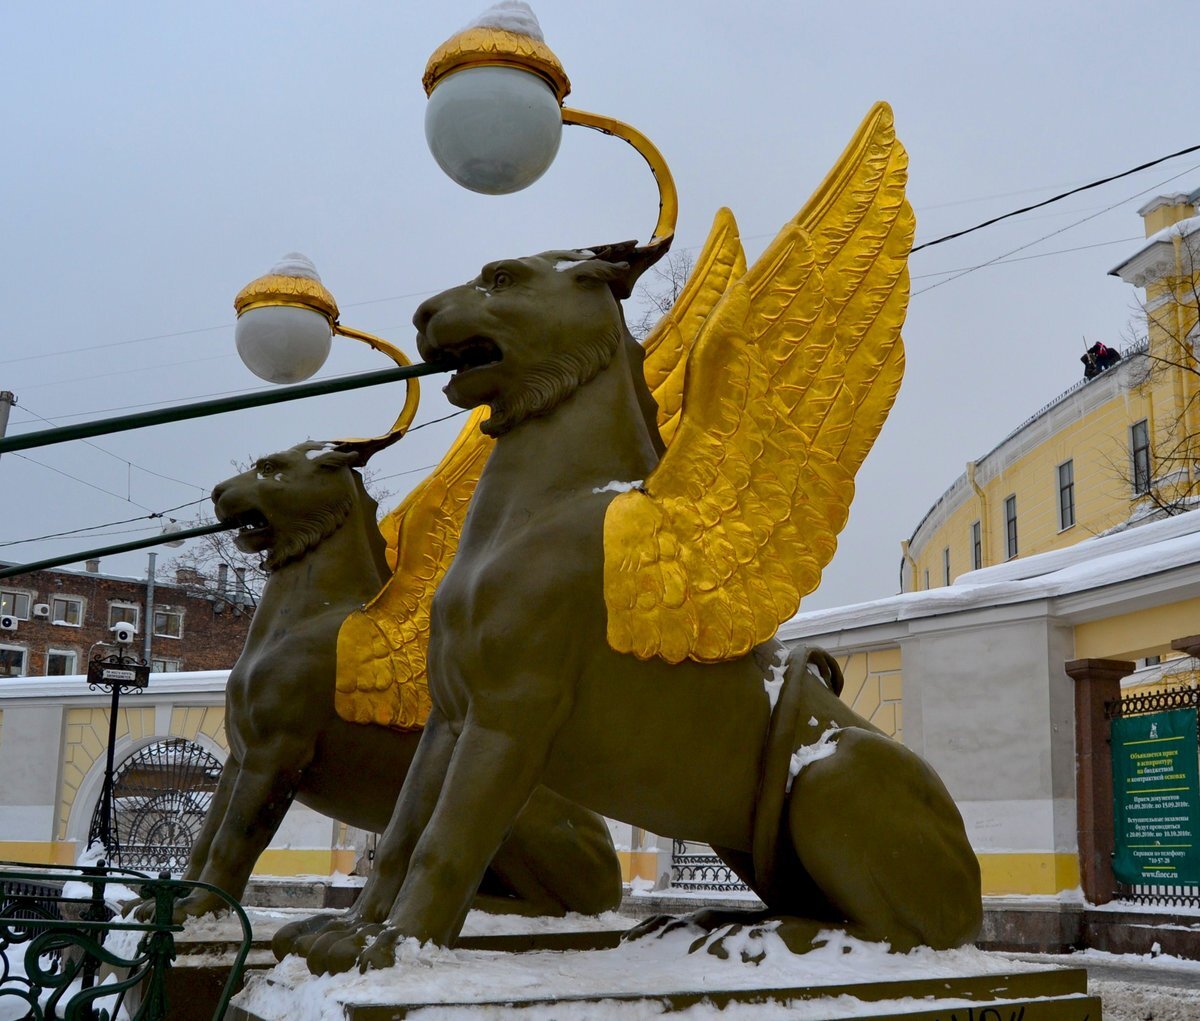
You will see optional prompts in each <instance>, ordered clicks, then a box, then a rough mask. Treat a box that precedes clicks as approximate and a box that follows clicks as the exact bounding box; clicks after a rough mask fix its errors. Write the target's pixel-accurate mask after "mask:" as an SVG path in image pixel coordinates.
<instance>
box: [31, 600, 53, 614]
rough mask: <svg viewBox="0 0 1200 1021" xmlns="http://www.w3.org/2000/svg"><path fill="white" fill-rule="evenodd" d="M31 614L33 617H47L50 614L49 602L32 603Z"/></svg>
mask: <svg viewBox="0 0 1200 1021" xmlns="http://www.w3.org/2000/svg"><path fill="white" fill-rule="evenodd" d="M33 615H34V616H35V617H49V616H50V604H49V603H34V604H33Z"/></svg>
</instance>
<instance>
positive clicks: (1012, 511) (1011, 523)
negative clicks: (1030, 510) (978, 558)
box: [1004, 493, 1017, 560]
mask: <svg viewBox="0 0 1200 1021" xmlns="http://www.w3.org/2000/svg"><path fill="white" fill-rule="evenodd" d="M1004 534H1005V536H1006V537H1007V540H1008V559H1009V560H1012V558H1013V557H1015V556H1016V555H1017V496H1016V494H1015V493H1014V494H1013V495H1012V496H1009V497H1006V498H1005V500H1004Z"/></svg>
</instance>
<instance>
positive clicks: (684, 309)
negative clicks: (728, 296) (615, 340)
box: [642, 209, 746, 447]
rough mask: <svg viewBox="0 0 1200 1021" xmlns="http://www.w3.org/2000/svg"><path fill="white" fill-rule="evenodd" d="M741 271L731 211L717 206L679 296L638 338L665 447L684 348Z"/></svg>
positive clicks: (675, 421) (678, 396)
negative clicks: (643, 336)
mask: <svg viewBox="0 0 1200 1021" xmlns="http://www.w3.org/2000/svg"><path fill="white" fill-rule="evenodd" d="M745 272H746V256H745V253H744V252H743V251H742V242H741V238H740V236H739V235H738V228H737V223H736V222H735V221H734V218H733V213H731V212H730V211H729V210H728V209H719V210H718V211H717V215H716V217H714V219H713V225H712V229H711V230H710V231H709V232H708V239H707V240H706V241H705V242H704V247H703V248H702V249H701V250H700V254H699V255H698V256H697V257H696V262H695V265H694V266H693V267H692V272H691V274H690V275H689V276H688V279H687V282H686V283H685V284H684V286H683V289H682V290H681V291H680V292H679V297H678V298H677V299H676V301H675V304H674V305H673V306H672V307H671V309H670V311H669V312H667V314H666V315H664V316H663V317H662V319H660V320H659V321H658V324H657V325H656V326H655V327H654V329H653V330H651V331H650V335H649V336H648V337H646V340H645V341H644V342H643V344H642V347H643V349H644V350H645V352H646V354H645V359H644V362H643V374H644V375H645V377H646V384H647V385H648V386H649V387H650V392H651V394H653V396H654V399H655V401H657V402H658V429H659V433H660V434H661V435H662V439H663V443H665V444H666V445H667V446H668V447H669V446H670V445H671V440H672V439H673V437H674V436H675V431H676V430H677V429H678V428H679V409H680V406H681V405H682V403H683V367H684V363H685V362H686V361H687V355H688V352H689V351H690V350H691V349H692V345H693V344H694V343H695V341H696V337H697V336H698V335H699V333H700V328H701V327H702V326H703V325H704V320H705V319H707V318H708V315H709V313H711V312H712V310H713V308H715V307H716V304H717V302H718V301H719V300H720V298H721V295H723V294H724V293H725V291H726V290H727V289H728V288H729V285H730V283H732V282H733V281H734V280H737V279H738V278H739V277H741V276H742V275H743V274H744V273H745Z"/></svg>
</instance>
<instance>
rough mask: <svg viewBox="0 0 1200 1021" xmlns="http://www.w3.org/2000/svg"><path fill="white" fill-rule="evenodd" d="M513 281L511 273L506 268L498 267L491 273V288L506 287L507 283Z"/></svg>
mask: <svg viewBox="0 0 1200 1021" xmlns="http://www.w3.org/2000/svg"><path fill="white" fill-rule="evenodd" d="M513 281H514V277H513V275H512V274H511V273H510V272H509V271H508V270H506V269H498V270H496V272H495V273H493V274H492V287H493V288H499V287H508V286H509V284H511V283H513Z"/></svg>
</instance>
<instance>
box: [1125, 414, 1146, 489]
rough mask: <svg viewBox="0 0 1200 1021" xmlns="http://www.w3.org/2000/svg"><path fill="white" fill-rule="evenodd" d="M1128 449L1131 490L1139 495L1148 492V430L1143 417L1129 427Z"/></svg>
mask: <svg viewBox="0 0 1200 1021" xmlns="http://www.w3.org/2000/svg"><path fill="white" fill-rule="evenodd" d="M1129 451H1130V454H1131V455H1132V456H1133V492H1134V494H1135V495H1137V496H1140V495H1141V494H1143V493H1148V492H1150V430H1149V429H1148V428H1147V426H1146V420H1145V419H1144V418H1143V419H1142V420H1141V421H1140V422H1134V423H1133V425H1132V426H1131V427H1130V430H1129Z"/></svg>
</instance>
